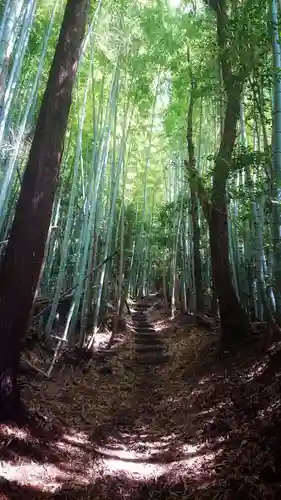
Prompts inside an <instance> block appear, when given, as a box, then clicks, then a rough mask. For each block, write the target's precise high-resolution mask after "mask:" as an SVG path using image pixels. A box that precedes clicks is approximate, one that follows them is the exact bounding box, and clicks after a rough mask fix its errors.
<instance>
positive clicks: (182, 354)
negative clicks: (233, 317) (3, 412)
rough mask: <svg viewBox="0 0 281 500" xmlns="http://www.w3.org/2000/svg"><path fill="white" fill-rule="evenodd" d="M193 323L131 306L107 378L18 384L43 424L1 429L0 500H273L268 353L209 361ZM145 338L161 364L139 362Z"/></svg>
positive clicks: (275, 425)
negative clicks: (126, 327) (129, 321)
mask: <svg viewBox="0 0 281 500" xmlns="http://www.w3.org/2000/svg"><path fill="white" fill-rule="evenodd" d="M192 323H193V319H192V317H185V318H183V317H180V316H179V317H178V318H176V319H175V320H169V319H168V318H166V317H165V316H164V315H163V311H156V312H154V313H149V312H147V305H146V306H145V307H142V306H140V307H137V311H136V312H135V313H134V314H133V315H132V324H131V328H130V331H129V333H128V334H127V336H126V338H124V339H123V344H122V346H121V348H120V353H119V356H118V357H117V358H118V359H115V360H113V361H112V366H113V367H114V370H113V371H114V373H113V374H111V375H110V374H108V375H106V376H101V374H100V372H99V371H98V369H97V367H95V366H92V368H91V370H90V371H89V372H88V373H86V374H82V373H79V370H77V371H76V372H75V373H74V374H73V373H71V372H70V371H69V372H67V371H65V372H63V373H62V374H61V375H60V376H56V377H55V378H54V379H53V380H49V381H47V380H45V379H40V378H38V379H36V380H32V381H30V382H27V381H25V384H26V385H25V388H24V396H25V399H26V401H27V402H28V404H29V406H31V407H33V408H34V410H36V411H37V412H38V414H39V415H41V421H40V420H38V424H37V426H34V425H31V426H27V427H26V428H23V429H18V428H16V427H12V426H2V427H1V433H0V442H1V446H2V448H1V462H0V466H1V471H0V476H1V477H2V480H1V482H0V491H1V492H2V496H0V498H1V500H2V499H25V498H26V499H27V498H28V499H29V500H33V499H34V500H35V499H56V500H60V499H95V500H99V499H100V500H106V499H113V498H114V499H115V500H123V499H130V500H142V499H143V500H147V499H150V498H152V499H163V500H164V499H165V500H172V499H173V500H176V499H185V500H186V499H192V500H195V499H210V500H211V499H232V498H233V499H235V500H237V499H241V500H242V499H243V500H244V499H247V498H249V499H251V498H254V499H258V500H262V499H271V498H280V492H281V482H280V472H281V461H280V444H281V432H280V425H281V424H280V422H281V419H280V390H279V375H278V374H277V375H276V376H274V377H273V378H271V379H270V380H267V381H266V383H265V382H264V380H263V379H260V373H261V370H262V368H263V367H264V366H265V365H264V363H265V362H266V361H268V359H269V357H270V355H271V354H270V352H269V353H268V356H267V358H266V357H264V353H263V358H261V356H260V354H259V353H258V352H256V351H253V352H247V353H246V352H245V355H244V356H241V354H240V356H239V357H237V358H232V360H227V359H225V360H224V361H219V360H218V359H217V356H216V345H217V340H218V338H217V334H216V333H214V332H208V331H207V330H200V329H198V327H196V325H194V324H192ZM143 329H145V330H147V329H150V330H148V331H146V336H147V337H148V338H149V343H148V344H144V345H148V346H149V347H153V349H154V347H155V344H156V345H159V346H161V349H160V347H159V348H157V352H156V358H158V357H159V356H160V358H158V361H159V359H161V356H162V355H163V353H164V358H165V356H166V354H167V353H168V354H169V361H168V362H164V361H163V360H162V361H163V362H160V363H158V362H157V363H150V362H149V363H148V364H147V363H145V364H143V363H142V362H141V363H139V362H138V361H139V353H138V352H136V350H137V349H138V345H139V344H138V343H136V340H137V339H138V338H139V337H140V336H139V334H140V331H141V330H142V331H141V335H142V336H144V335H143V334H144V331H143ZM163 346H164V347H163ZM159 353H160V354H159ZM151 356H152V352H151V351H149V352H148V353H147V352H142V353H141V358H142V361H144V360H145V359H146V360H147V361H151V360H150V357H151ZM153 356H155V352H154V351H153ZM128 359H130V363H129V362H128ZM261 359H262V361H261ZM42 419H43V420H42Z"/></svg>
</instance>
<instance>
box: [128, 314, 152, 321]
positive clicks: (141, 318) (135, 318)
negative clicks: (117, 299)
mask: <svg viewBox="0 0 281 500" xmlns="http://www.w3.org/2000/svg"><path fill="white" fill-rule="evenodd" d="M132 320H133V321H145V322H146V323H148V322H149V321H148V319H147V316H146V315H145V314H143V315H141V316H140V315H136V316H134V315H133V316H132Z"/></svg>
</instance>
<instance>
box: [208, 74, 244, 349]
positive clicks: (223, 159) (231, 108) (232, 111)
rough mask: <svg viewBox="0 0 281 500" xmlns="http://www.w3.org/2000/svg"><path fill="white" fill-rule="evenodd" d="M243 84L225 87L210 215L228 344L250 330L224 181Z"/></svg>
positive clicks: (213, 256) (224, 337)
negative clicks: (236, 281)
mask: <svg viewBox="0 0 281 500" xmlns="http://www.w3.org/2000/svg"><path fill="white" fill-rule="evenodd" d="M241 92H242V84H240V82H235V81H233V82H232V85H231V86H230V85H227V86H226V94H227V104H226V112H225V120H224V129H223V134H222V138H221V144H220V148H219V151H218V154H217V157H216V160H215V167H214V174H213V188H212V203H211V213H210V217H209V229H210V243H211V259H212V269H213V276H214V281H215V287H216V292H217V295H218V301H219V310H220V317H221V332H222V338H221V340H222V344H223V345H224V346H230V345H231V344H233V343H234V344H235V341H236V340H238V338H239V337H240V338H243V337H245V335H246V334H247V333H248V331H249V329H250V323H249V319H248V316H247V314H246V311H245V310H244V308H243V307H242V306H241V304H240V303H239V300H238V297H237V295H236V293H235V289H234V285H233V278H232V271H231V266H230V260H229V238H228V210H227V197H226V183H227V178H228V174H229V169H230V164H231V160H232V153H233V149H234V145H235V139H236V128H237V121H238V118H239V112H240V98H241Z"/></svg>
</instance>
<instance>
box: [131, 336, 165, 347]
mask: <svg viewBox="0 0 281 500" xmlns="http://www.w3.org/2000/svg"><path fill="white" fill-rule="evenodd" d="M135 344H138V345H144V344H145V345H147V344H151V345H166V344H164V343H163V342H161V339H159V338H158V337H152V336H151V337H150V336H146V337H145V336H143V335H142V336H141V337H137V336H135Z"/></svg>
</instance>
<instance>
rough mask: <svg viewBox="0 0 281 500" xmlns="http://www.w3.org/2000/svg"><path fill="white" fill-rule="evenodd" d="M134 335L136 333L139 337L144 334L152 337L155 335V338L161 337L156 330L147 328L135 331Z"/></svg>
mask: <svg viewBox="0 0 281 500" xmlns="http://www.w3.org/2000/svg"><path fill="white" fill-rule="evenodd" d="M134 335H135V337H138V338H141V337H142V336H144V337H152V338H153V337H154V338H155V339H156V338H159V337H158V336H157V334H156V333H155V332H153V331H145V330H142V331H135V332H134Z"/></svg>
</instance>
